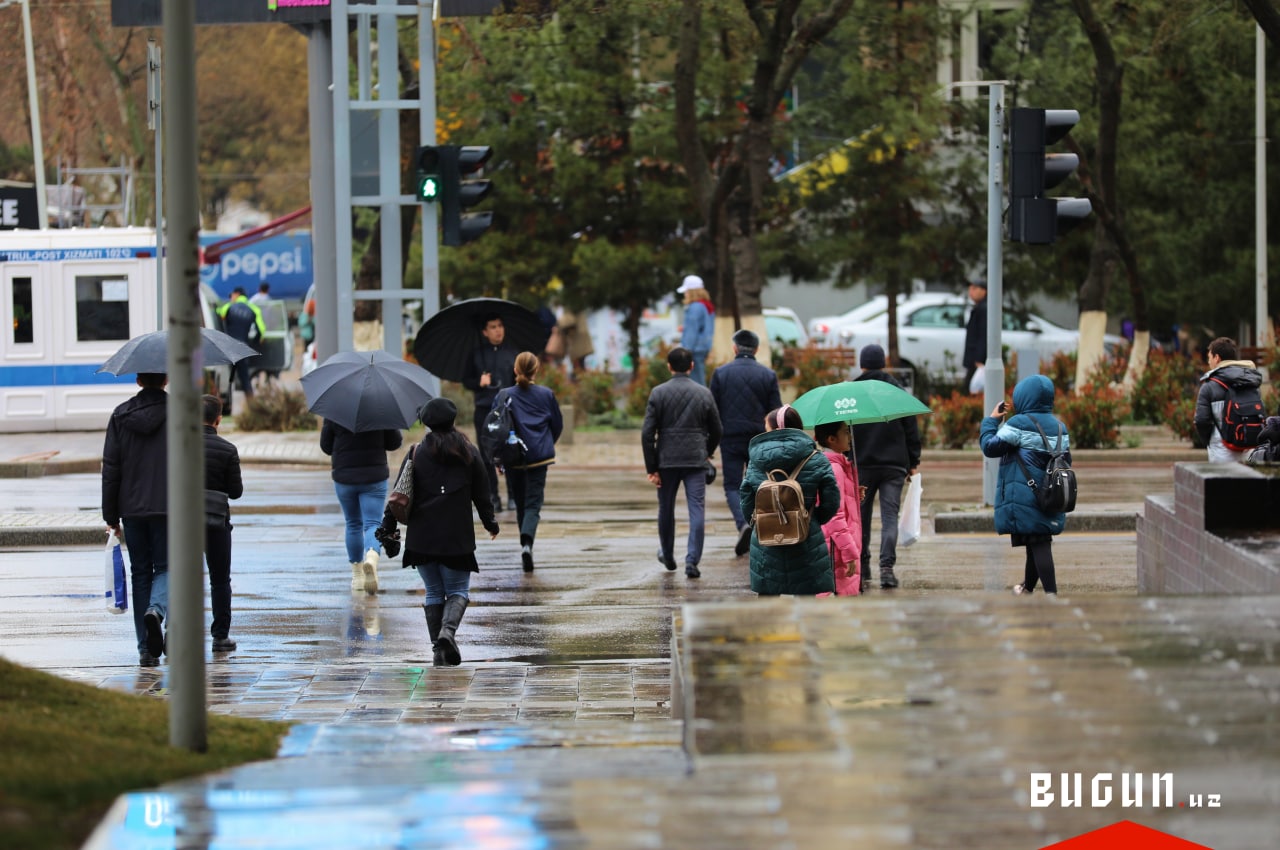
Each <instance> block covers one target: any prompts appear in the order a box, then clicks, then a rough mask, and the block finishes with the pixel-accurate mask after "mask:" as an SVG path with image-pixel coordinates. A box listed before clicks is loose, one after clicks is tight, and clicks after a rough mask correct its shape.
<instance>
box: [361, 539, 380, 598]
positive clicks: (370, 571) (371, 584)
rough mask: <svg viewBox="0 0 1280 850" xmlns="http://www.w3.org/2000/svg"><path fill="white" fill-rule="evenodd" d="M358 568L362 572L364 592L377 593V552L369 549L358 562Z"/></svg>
mask: <svg viewBox="0 0 1280 850" xmlns="http://www.w3.org/2000/svg"><path fill="white" fill-rule="evenodd" d="M360 567H361V569H362V570H363V571H364V592H365V593H377V592H378V550H377V549H370V550H369V551H367V552H365V553H364V560H363V561H361V562H360Z"/></svg>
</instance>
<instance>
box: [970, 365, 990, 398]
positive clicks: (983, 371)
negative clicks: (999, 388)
mask: <svg viewBox="0 0 1280 850" xmlns="http://www.w3.org/2000/svg"><path fill="white" fill-rule="evenodd" d="M986 388H987V367H986V366H979V367H978V368H977V369H974V370H973V377H972V378H970V379H969V395H977V394H978V393H980V392H982V391H983V390H984V389H986Z"/></svg>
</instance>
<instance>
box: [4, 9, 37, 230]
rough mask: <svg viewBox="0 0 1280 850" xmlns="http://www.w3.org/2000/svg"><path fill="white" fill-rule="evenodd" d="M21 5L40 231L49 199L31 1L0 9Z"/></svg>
mask: <svg viewBox="0 0 1280 850" xmlns="http://www.w3.org/2000/svg"><path fill="white" fill-rule="evenodd" d="M14 3H21V4H22V36H23V39H22V40H23V42H24V44H25V46H26V51H27V99H28V100H29V101H30V102H31V155H32V159H34V160H35V172H36V211H37V213H36V214H37V215H38V216H39V217H40V229H41V230H43V229H45V228H46V227H48V226H49V199H48V197H46V194H45V187H44V141H43V139H42V138H41V136H40V95H39V93H38V92H37V91H36V51H35V46H34V45H33V44H32V41H31V0H6V2H4V3H0V9H7V8H8V7H10V6H12V5H13V4H14Z"/></svg>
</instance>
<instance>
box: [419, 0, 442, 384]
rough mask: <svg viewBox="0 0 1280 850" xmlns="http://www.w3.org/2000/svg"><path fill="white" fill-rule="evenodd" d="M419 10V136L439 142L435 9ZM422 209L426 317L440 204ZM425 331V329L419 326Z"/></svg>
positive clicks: (435, 303)
mask: <svg viewBox="0 0 1280 850" xmlns="http://www.w3.org/2000/svg"><path fill="white" fill-rule="evenodd" d="M418 8H419V12H418V99H419V101H420V105H419V107H418V137H419V138H420V139H422V144H424V145H434V144H435V143H436V44H435V41H436V37H435V21H434V19H433V18H434V9H433V8H428V7H427V6H426V5H425V4H423V5H422V6H419V7H418ZM420 209H421V210H422V320H423V321H424V322H425V321H426V320H427V319H429V318H431V317H432V316H434V315H435V314H436V313H437V312H439V310H440V244H439V242H438V236H437V233H436V225H437V224H438V221H439V219H438V213H439V209H438V205H437V204H421V205H420ZM419 332H421V329H419ZM431 381H432V392H433V393H434V394H436V395H439V390H440V385H439V381H438V380H437V379H436V377H435V376H434V375H432V376H431Z"/></svg>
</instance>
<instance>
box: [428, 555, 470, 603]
mask: <svg viewBox="0 0 1280 850" xmlns="http://www.w3.org/2000/svg"><path fill="white" fill-rule="evenodd" d="M418 575H420V576H422V585H423V587H425V588H426V589H427V599H426V601H425V602H423V604H424V605H443V604H444V601H445V599H447V598H448V597H450V596H461V597H462V598H463V599H470V598H471V571H470V570H455V569H454V568H453V567H446V566H445V565H444V564H438V563H436V562H434V561H432V562H431V563H429V564H418Z"/></svg>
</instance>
